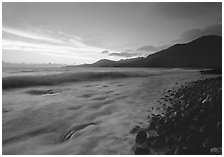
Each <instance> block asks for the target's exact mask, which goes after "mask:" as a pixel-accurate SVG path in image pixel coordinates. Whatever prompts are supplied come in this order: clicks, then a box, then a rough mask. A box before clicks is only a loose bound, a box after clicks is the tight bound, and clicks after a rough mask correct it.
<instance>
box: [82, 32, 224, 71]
mask: <svg viewBox="0 0 224 157" xmlns="http://www.w3.org/2000/svg"><path fill="white" fill-rule="evenodd" d="M81 66H90V67H191V68H220V67H222V37H220V36H215V35H210V36H203V37H200V38H198V39H196V40H193V41H191V42H189V43H186V44H176V45H174V46H171V47H169V48H167V49H164V50H162V51H159V52H157V53H154V54H151V55H149V56H147V57H146V58H143V57H139V58H133V59H127V60H120V61H111V60H106V59H103V60H100V61H97V62H95V63H93V64H86V65H81Z"/></svg>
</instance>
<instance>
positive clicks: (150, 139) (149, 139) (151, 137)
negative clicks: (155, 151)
mask: <svg viewBox="0 0 224 157" xmlns="http://www.w3.org/2000/svg"><path fill="white" fill-rule="evenodd" d="M155 138H156V137H155V136H150V137H148V138H147V139H146V142H145V143H146V145H147V146H151V143H152V141H153V140H154V139H155Z"/></svg>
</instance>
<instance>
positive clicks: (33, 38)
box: [2, 26, 116, 59]
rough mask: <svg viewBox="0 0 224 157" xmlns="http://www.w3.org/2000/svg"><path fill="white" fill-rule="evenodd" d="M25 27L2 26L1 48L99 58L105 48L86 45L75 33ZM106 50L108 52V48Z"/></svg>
mask: <svg viewBox="0 0 224 157" xmlns="http://www.w3.org/2000/svg"><path fill="white" fill-rule="evenodd" d="M27 28H28V29H27ZM27 28H26V29H18V28H10V27H4V26H3V40H2V41H3V43H2V49H3V50H15V51H29V52H38V53H39V54H41V55H42V54H44V53H46V55H49V56H50V55H51V56H52V57H56V56H57V57H58V56H59V55H60V56H64V57H65V56H70V57H72V56H73V57H92V58H99V59H100V58H101V57H103V55H102V53H101V52H102V51H104V50H105V48H100V47H94V46H90V45H87V44H85V43H84V40H83V39H81V38H80V37H78V36H76V35H73V34H68V33H65V32H62V31H54V30H44V29H39V28H38V29H37V28H34V27H27ZM107 51H108V53H109V50H107ZM110 51H111V50H110ZM111 52H112V51H111ZM113 52H114V51H113ZM115 52H116V51H115Z"/></svg>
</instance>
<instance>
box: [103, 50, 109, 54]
mask: <svg viewBox="0 0 224 157" xmlns="http://www.w3.org/2000/svg"><path fill="white" fill-rule="evenodd" d="M101 53H102V54H108V53H109V51H108V50H104V51H102V52H101Z"/></svg>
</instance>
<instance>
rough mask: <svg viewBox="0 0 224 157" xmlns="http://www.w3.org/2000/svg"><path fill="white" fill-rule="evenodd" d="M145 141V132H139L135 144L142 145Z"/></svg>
mask: <svg viewBox="0 0 224 157" xmlns="http://www.w3.org/2000/svg"><path fill="white" fill-rule="evenodd" d="M146 139H147V133H146V132H145V131H139V132H138V134H137V135H136V137H135V142H136V143H137V144H142V143H143V142H145V141H146Z"/></svg>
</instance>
